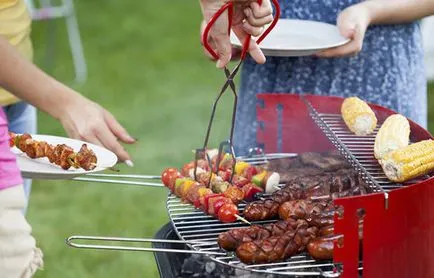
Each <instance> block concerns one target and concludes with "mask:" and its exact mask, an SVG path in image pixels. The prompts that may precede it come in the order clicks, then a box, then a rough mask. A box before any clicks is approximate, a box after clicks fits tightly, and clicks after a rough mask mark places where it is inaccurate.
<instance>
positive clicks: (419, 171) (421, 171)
mask: <svg viewBox="0 0 434 278" xmlns="http://www.w3.org/2000/svg"><path fill="white" fill-rule="evenodd" d="M380 164H381V166H382V167H383V171H384V173H385V174H386V176H387V177H388V178H389V179H390V180H391V181H394V182H404V181H408V180H411V179H413V178H416V177H419V176H422V175H425V174H428V173H429V172H431V171H433V170H434V141H433V140H424V141H420V142H418V143H415V144H411V145H408V146H406V147H404V148H402V149H398V150H395V151H392V152H390V153H388V154H386V155H385V156H384V157H383V159H382V160H380Z"/></svg>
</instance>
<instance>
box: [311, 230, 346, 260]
mask: <svg viewBox="0 0 434 278" xmlns="http://www.w3.org/2000/svg"><path fill="white" fill-rule="evenodd" d="M343 239H344V237H343V236H342V235H328V236H325V237H319V238H316V239H313V240H311V241H310V242H309V243H308V244H307V252H309V255H310V256H311V257H312V258H314V259H315V260H332V259H333V250H334V242H335V241H336V242H338V243H339V244H342V243H343Z"/></svg>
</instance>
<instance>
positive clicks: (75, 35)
mask: <svg viewBox="0 0 434 278" xmlns="http://www.w3.org/2000/svg"><path fill="white" fill-rule="evenodd" d="M62 2H63V6H64V7H65V10H66V11H67V12H66V28H67V32H68V39H69V44H70V46H71V54H72V61H73V63H74V68H75V81H76V82H77V83H79V84H82V83H84V82H85V81H86V79H87V65H86V59H85V57H84V51H83V45H82V42H81V37H80V31H79V28H78V22H77V17H76V15H75V10H74V3H73V1H72V0H63V1H62Z"/></svg>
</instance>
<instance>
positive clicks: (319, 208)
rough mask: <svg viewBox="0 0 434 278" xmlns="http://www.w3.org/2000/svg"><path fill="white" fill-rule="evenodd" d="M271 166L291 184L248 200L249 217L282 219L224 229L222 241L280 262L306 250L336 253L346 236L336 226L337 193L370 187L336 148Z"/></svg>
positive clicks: (241, 254)
mask: <svg viewBox="0 0 434 278" xmlns="http://www.w3.org/2000/svg"><path fill="white" fill-rule="evenodd" d="M319 158H320V159H319ZM288 165H289V166H288ZM268 167H269V168H268V169H270V170H274V171H275V170H277V171H279V172H280V176H281V178H282V177H284V179H285V180H286V181H287V184H286V186H285V187H283V188H282V189H281V190H279V191H276V192H274V193H273V194H271V195H270V196H269V197H268V198H266V199H263V200H259V201H254V202H251V203H249V204H248V205H247V206H246V208H245V210H244V217H245V218H246V219H247V220H249V221H259V220H268V219H277V218H280V219H281V220H279V221H277V222H275V223H272V224H266V225H263V226H261V225H252V226H250V227H248V228H240V229H232V230H229V231H227V232H224V233H221V234H220V235H219V238H218V244H219V246H220V247H221V248H223V249H226V250H228V251H236V254H237V256H238V258H239V259H240V260H241V261H242V262H243V263H246V264H261V263H273V262H278V261H282V260H285V259H287V258H289V257H291V256H293V255H295V254H297V253H299V252H303V251H307V252H308V253H309V254H310V255H311V257H313V258H314V259H319V260H331V259H333V249H334V243H335V242H337V243H338V244H339V243H342V241H343V238H342V236H341V235H335V234H334V231H333V230H334V229H333V225H334V214H335V212H336V208H335V207H334V206H333V199H335V198H340V197H345V196H353V195H360V194H366V193H368V192H369V188H368V187H367V186H366V184H365V183H364V182H363V181H362V180H361V179H360V178H359V177H358V175H357V173H356V172H355V171H354V170H352V169H351V168H350V167H349V166H348V164H346V163H345V161H344V160H343V159H342V158H341V157H338V156H337V155H336V154H335V153H328V154H302V155H300V156H298V157H297V158H296V159H291V160H289V161H288V163H287V164H286V165H285V164H284V163H283V162H282V161H280V162H274V165H273V164H270V165H269V166H268ZM285 167H286V168H285ZM282 169H284V170H282ZM312 169H313V170H312ZM281 171H282V172H281ZM283 171H284V172H283ZM288 172H290V173H292V174H293V175H292V176H290V175H286V173H288Z"/></svg>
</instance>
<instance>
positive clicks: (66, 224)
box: [28, 0, 434, 278]
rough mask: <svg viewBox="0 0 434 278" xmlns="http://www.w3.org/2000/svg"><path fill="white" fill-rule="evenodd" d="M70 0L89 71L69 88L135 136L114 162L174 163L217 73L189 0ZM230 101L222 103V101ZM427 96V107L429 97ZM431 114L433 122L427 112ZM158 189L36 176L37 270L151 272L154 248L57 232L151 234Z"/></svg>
mask: <svg viewBox="0 0 434 278" xmlns="http://www.w3.org/2000/svg"><path fill="white" fill-rule="evenodd" d="M75 2H76V8H77V13H78V15H79V24H80V28H81V32H82V38H83V43H84V49H85V54H86V58H87V62H88V66H89V80H88V82H87V83H86V84H85V85H83V86H74V85H73V87H74V88H75V89H77V90H78V91H80V92H82V93H83V94H84V95H86V96H87V97H89V98H91V99H93V100H95V101H97V102H99V103H100V104H101V105H103V106H105V107H106V108H108V109H109V110H110V111H111V112H112V113H113V114H114V115H115V116H116V117H117V118H118V120H119V121H120V122H121V123H123V125H124V126H125V127H126V128H127V129H128V130H129V131H130V132H131V134H132V135H133V136H135V137H137V138H139V142H138V143H137V144H136V145H134V146H128V147H127V149H128V150H129V151H130V152H131V153H132V155H133V157H134V162H135V164H136V166H135V168H133V169H127V168H126V167H124V166H121V167H120V169H121V170H122V172H124V173H140V174H159V173H160V171H161V169H162V168H163V167H166V166H169V165H180V164H181V163H182V162H183V161H185V160H186V159H188V158H190V157H191V152H190V151H189V150H191V149H193V148H194V147H197V146H200V145H201V143H202V140H203V137H202V136H203V135H204V132H205V128H206V123H207V120H208V115H209V111H210V104H211V102H212V100H213V98H214V96H215V95H216V93H217V90H218V88H219V85H220V84H221V82H222V81H223V74H222V72H221V71H218V70H216V69H215V68H214V66H213V64H212V63H210V62H209V61H207V60H206V59H204V58H203V57H202V55H201V48H200V44H199V38H198V25H199V22H200V11H199V8H198V5H197V1H185V0H173V1H131V0H129V1H113V0H107V1H104V3H102V2H100V1H83V0H82V1H75ZM56 25H57V35H58V37H57V39H56V42H57V43H58V45H57V47H56V51H55V52H54V56H55V60H56V64H55V67H54V69H53V71H52V72H51V73H52V74H54V76H56V77H57V78H59V79H60V80H63V81H65V82H67V83H68V81H70V80H72V79H73V71H72V62H71V58H70V54H69V48H68V45H67V38H66V36H65V32H64V30H65V29H64V28H65V27H64V24H63V22H62V21H58V22H56ZM46 31H47V29H46V23H36V24H35V25H34V30H33V39H34V45H35V50H36V62H37V63H38V64H39V65H43V61H44V54H45V44H46V42H47V32H46ZM431 94H434V88H433V87H431ZM230 100H231V99H230V97H229V96H228V97H227V98H226V99H225V100H224V103H223V104H222V106H224V107H227V108H229V107H230V105H229V102H230ZM429 101H430V103H433V105H430V106H432V107H433V106H434V98H433V97H431V98H430V99H429ZM220 112H221V111H220ZM223 112H224V111H223ZM223 114H225V116H224V115H223ZM39 116H40V118H39V132H40V133H45V134H61V135H62V134H63V135H64V131H63V128H62V127H61V126H60V124H59V123H58V122H56V121H55V120H53V119H51V118H50V117H48V116H46V115H45V114H42V113H40V115H39ZM229 116H230V115H229V113H220V114H219V119H218V120H219V122H218V123H217V124H216V125H215V132H214V137H213V138H214V141H213V142H214V143H216V142H218V141H219V140H222V139H224V137H225V136H226V135H227V133H226V132H227V128H228V125H229ZM432 117H434V115H433V113H431V114H430V119H431V118H432ZM430 123H431V125H430V128H431V130H434V126H432V124H434V120H431V121H430ZM165 196H166V190H164V189H159V188H148V187H129V186H122V185H110V184H97V183H83V182H71V181H35V182H34V187H33V191H32V195H31V202H30V207H29V214H28V219H29V221H30V222H31V223H32V225H33V230H34V234H35V236H36V238H37V239H38V241H39V244H40V246H41V247H42V248H43V250H44V252H45V269H46V270H45V271H42V272H39V274H38V275H37V277H46V278H51V277H56V278H57V277H71V278H72V277H74V278H76V277H80V278H82V277H83V278H84V277H157V276H158V272H157V269H156V265H155V261H154V257H153V254H152V253H127V252H109V251H105V252H102V251H91V250H76V249H71V248H67V247H66V245H65V244H64V239H65V238H66V237H68V236H70V235H73V234H82V235H98V236H104V235H107V236H125V237H148V238H149V237H153V235H154V234H155V233H156V232H157V230H158V229H159V228H160V227H161V226H162V225H163V224H165V223H166V222H167V221H168V218H167V213H166V210H165Z"/></svg>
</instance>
